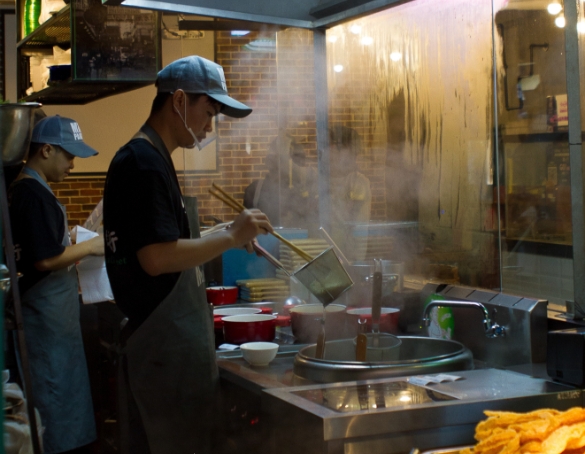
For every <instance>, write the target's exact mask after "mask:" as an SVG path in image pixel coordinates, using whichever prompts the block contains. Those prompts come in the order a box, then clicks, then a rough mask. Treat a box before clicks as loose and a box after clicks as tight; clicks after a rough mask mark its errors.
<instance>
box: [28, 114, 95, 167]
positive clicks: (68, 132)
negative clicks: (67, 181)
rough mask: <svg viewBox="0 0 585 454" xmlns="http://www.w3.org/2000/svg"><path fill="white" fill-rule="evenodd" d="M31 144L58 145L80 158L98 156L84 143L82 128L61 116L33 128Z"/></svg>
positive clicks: (46, 120)
mask: <svg viewBox="0 0 585 454" xmlns="http://www.w3.org/2000/svg"><path fill="white" fill-rule="evenodd" d="M31 142H35V143H43V144H44V143H48V144H50V145H58V146H60V147H61V148H63V149H64V150H65V151H66V152H68V153H71V154H72V155H73V156H77V157H78V158H89V157H90V156H95V155H96V154H98V152H97V151H96V150H94V149H93V148H91V147H90V146H89V145H86V144H85V143H84V142H83V136H82V135H81V128H80V127H79V125H78V124H77V122H76V121H75V120H72V119H71V118H65V117H60V116H59V115H55V116H52V117H45V118H43V119H42V120H40V121H39V122H38V123H37V124H36V125H35V127H34V128H33V132H32V137H31Z"/></svg>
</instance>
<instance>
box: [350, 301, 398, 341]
mask: <svg viewBox="0 0 585 454" xmlns="http://www.w3.org/2000/svg"><path fill="white" fill-rule="evenodd" d="M399 315H400V309H396V308H393V307H383V308H381V313H380V332H382V333H390V334H396V333H398V317H399ZM360 319H361V320H364V321H365V322H366V323H365V325H366V326H365V332H366V333H369V332H371V331H372V308H371V307H358V308H354V309H348V310H347V328H348V332H349V333H350V334H351V335H357V334H358V332H359V329H360V325H359V323H358V321H359V320H360Z"/></svg>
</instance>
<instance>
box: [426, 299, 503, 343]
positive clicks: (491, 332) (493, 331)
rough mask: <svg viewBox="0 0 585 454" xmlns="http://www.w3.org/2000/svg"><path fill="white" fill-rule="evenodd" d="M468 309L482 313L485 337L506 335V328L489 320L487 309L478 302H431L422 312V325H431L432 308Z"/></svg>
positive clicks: (494, 312) (494, 313) (494, 311)
mask: <svg viewBox="0 0 585 454" xmlns="http://www.w3.org/2000/svg"><path fill="white" fill-rule="evenodd" d="M439 306H442V307H469V308H477V309H479V310H480V311H481V312H482V313H483V327H484V329H485V335H486V336H487V337H491V338H493V337H504V336H505V335H506V328H505V327H503V326H500V325H498V324H497V323H495V322H492V321H491V320H490V315H489V312H488V310H487V308H486V307H485V306H484V305H483V304H481V303H478V302H475V301H451V300H432V301H431V302H430V303H429V304H427V306H426V307H425V310H424V312H423V319H422V321H423V324H424V326H429V325H430V324H431V317H430V314H431V310H432V309H433V307H439ZM495 315H496V310H495V309H494V310H493V316H494V317H495Z"/></svg>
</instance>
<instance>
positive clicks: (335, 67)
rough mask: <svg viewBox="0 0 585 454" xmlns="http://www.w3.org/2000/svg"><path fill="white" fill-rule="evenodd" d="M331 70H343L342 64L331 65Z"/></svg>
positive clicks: (338, 71)
mask: <svg viewBox="0 0 585 454" xmlns="http://www.w3.org/2000/svg"><path fill="white" fill-rule="evenodd" d="M333 71H335V72H336V73H340V72H341V71H343V65H335V66H334V67H333Z"/></svg>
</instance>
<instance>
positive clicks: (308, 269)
mask: <svg viewBox="0 0 585 454" xmlns="http://www.w3.org/2000/svg"><path fill="white" fill-rule="evenodd" d="M293 276H295V277H296V278H297V279H298V280H299V281H300V282H301V283H302V284H303V285H304V286H305V287H307V290H309V292H311V293H312V294H313V295H315V297H316V298H317V299H318V300H319V301H321V303H322V304H323V306H327V305H328V304H330V303H332V302H333V301H335V300H336V299H337V298H339V296H340V295H341V294H342V293H343V292H345V291H346V290H348V289H349V288H351V286H352V285H353V281H352V280H351V278H350V277H349V274H347V271H345V268H344V267H343V265H342V264H341V262H340V261H339V258H338V257H337V255H336V254H335V251H334V250H333V248H332V247H330V248H328V249H326V250H325V251H323V252H322V253H321V254H319V255H318V256H317V257H315V258H314V259H313V260H311V261H310V262H309V263H306V264H305V265H303V266H302V267H301V268H299V269H298V270H297V271H295V272H294V273H293Z"/></svg>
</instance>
